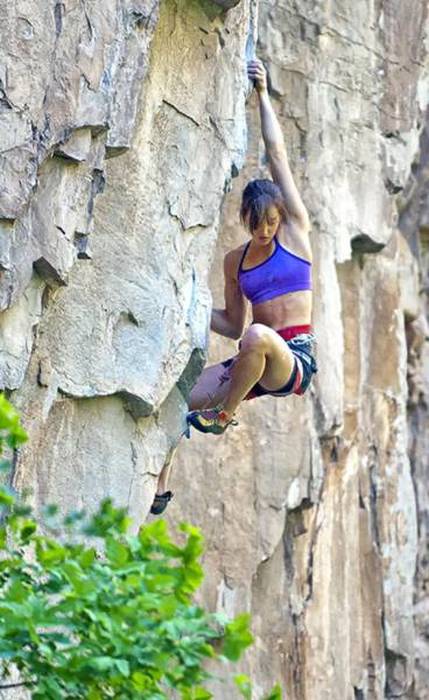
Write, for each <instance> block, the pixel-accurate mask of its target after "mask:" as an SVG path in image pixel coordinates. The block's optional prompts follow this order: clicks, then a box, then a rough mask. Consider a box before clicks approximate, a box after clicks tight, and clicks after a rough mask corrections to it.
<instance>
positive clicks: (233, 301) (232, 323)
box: [210, 250, 246, 340]
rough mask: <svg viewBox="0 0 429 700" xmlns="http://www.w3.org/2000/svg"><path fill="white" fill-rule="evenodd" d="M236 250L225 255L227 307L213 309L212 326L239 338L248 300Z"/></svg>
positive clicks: (229, 335) (217, 331)
mask: <svg viewBox="0 0 429 700" xmlns="http://www.w3.org/2000/svg"><path fill="white" fill-rule="evenodd" d="M238 260H239V256H238V255H237V251H236V250H231V251H230V252H229V253H227V254H226V255H225V260H224V274H225V308H224V309H213V310H212V318H211V324H210V327H211V329H212V331H215V333H219V334H220V335H224V336H226V337H227V338H233V339H234V340H237V339H238V338H240V336H241V334H242V333H243V329H244V323H245V320H246V300H245V298H244V296H243V293H242V291H241V289H240V286H239V284H238V278H237V270H238Z"/></svg>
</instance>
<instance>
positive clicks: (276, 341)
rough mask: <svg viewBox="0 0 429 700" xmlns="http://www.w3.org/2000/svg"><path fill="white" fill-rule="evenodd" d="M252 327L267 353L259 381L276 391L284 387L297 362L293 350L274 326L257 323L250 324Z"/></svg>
mask: <svg viewBox="0 0 429 700" xmlns="http://www.w3.org/2000/svg"><path fill="white" fill-rule="evenodd" d="M250 329H255V331H256V333H257V335H258V338H259V343H260V344H261V346H262V348H263V351H264V354H265V370H264V373H263V374H262V376H261V378H260V380H259V382H258V383H259V385H260V386H261V387H263V388H264V389H268V390H269V391H276V390H277V389H280V388H281V387H283V386H284V385H285V384H286V383H287V382H288V381H289V379H290V377H291V375H292V371H293V368H294V364H295V359H294V356H293V354H292V351H291V349H290V348H289V347H288V345H287V343H286V341H285V340H283V338H282V337H281V336H280V335H279V334H278V333H276V331H275V330H273V329H272V328H269V327H268V326H264V325H263V324H259V323H257V324H253V325H252V326H250ZM250 329H249V330H250ZM255 331H254V332H255ZM244 340H245V337H244V338H243V341H244ZM243 345H244V342H243Z"/></svg>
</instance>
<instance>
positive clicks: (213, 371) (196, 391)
mask: <svg viewBox="0 0 429 700" xmlns="http://www.w3.org/2000/svg"><path fill="white" fill-rule="evenodd" d="M231 364H232V363H229V365H228V366H225V365H224V364H222V363H219V364H217V365H212V366H211V367H206V369H204V370H203V371H202V372H201V374H200V376H199V378H198V380H197V383H196V384H195V385H194V387H193V389H192V391H191V393H190V396H189V408H190V410H191V411H195V410H197V409H200V408H211V407H213V406H217V404H219V403H221V402H222V401H223V400H224V399H225V397H226V395H227V393H228V389H229V385H230V381H231V375H230V367H231Z"/></svg>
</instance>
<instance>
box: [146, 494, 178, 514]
mask: <svg viewBox="0 0 429 700" xmlns="http://www.w3.org/2000/svg"><path fill="white" fill-rule="evenodd" d="M172 498H173V494H172V493H171V491H166V492H165V493H156V494H155V498H154V499H153V503H152V506H151V509H150V512H151V513H152V515H161V513H163V512H164V510H165V509H166V508H167V506H168V504H169V502H170V501H171V499H172Z"/></svg>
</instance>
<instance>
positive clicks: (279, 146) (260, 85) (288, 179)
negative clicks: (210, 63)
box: [247, 59, 310, 231]
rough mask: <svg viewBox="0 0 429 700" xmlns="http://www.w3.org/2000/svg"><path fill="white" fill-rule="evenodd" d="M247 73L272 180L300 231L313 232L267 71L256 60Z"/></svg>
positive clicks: (249, 66) (250, 62)
mask: <svg viewBox="0 0 429 700" xmlns="http://www.w3.org/2000/svg"><path fill="white" fill-rule="evenodd" d="M247 70H248V75H249V78H250V79H251V80H253V82H254V85H255V88H256V91H257V93H258V97H259V113H260V117H261V131H262V138H263V139H264V143H265V148H266V151H267V156H268V162H269V166H270V170H271V175H272V178H273V180H274V182H275V183H276V184H277V185H278V186H279V187H280V189H281V191H282V194H283V197H284V200H285V204H286V209H287V211H288V213H289V216H290V217H291V218H293V219H294V220H295V223H296V224H297V225H298V226H299V227H300V228H302V229H303V230H305V231H308V230H309V229H310V220H309V216H308V212H307V210H306V208H305V205H304V203H303V201H302V199H301V196H300V194H299V192H298V189H297V187H296V185H295V182H294V179H293V176H292V173H291V169H290V166H289V160H288V157H287V151H286V145H285V142H284V138H283V134H282V130H281V128H280V124H279V122H278V119H277V116H276V113H275V112H274V109H273V106H272V104H271V100H270V96H269V94H268V90H267V75H266V71H265V68H264V66H263V64H262V62H261V61H259V60H258V59H255V60H253V61H249V63H248V68H247Z"/></svg>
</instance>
